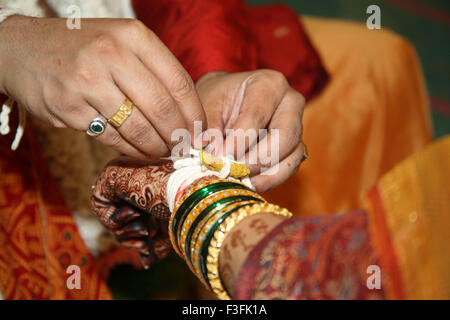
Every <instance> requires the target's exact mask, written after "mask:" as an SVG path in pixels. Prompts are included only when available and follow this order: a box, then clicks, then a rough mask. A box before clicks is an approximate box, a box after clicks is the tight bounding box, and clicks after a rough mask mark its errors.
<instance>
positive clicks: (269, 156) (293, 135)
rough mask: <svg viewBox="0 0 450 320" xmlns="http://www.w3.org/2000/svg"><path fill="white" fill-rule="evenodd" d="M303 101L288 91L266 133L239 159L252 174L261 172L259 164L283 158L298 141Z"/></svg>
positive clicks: (296, 94)
mask: <svg viewBox="0 0 450 320" xmlns="http://www.w3.org/2000/svg"><path fill="white" fill-rule="evenodd" d="M304 101H305V100H304V98H303V96H302V95H301V94H299V93H298V92H296V91H294V90H292V89H291V90H290V91H288V92H287V94H286V95H285V96H284V97H283V99H282V101H281V103H280V105H279V107H278V108H277V110H276V111H275V113H274V114H273V116H272V119H271V121H270V123H269V127H268V134H267V135H266V136H264V137H263V138H262V139H261V140H260V142H259V143H258V144H257V145H256V147H254V148H252V149H250V150H249V152H248V153H247V154H246V156H245V157H243V158H241V159H239V160H240V161H244V162H246V163H247V164H248V165H249V168H250V172H251V175H252V176H253V175H255V174H259V173H260V172H261V166H267V165H268V164H270V166H273V165H274V164H275V163H278V162H279V161H280V160H283V159H284V158H285V157H287V156H288V155H289V154H291V153H292V151H293V150H294V148H295V147H296V146H297V144H298V143H299V142H300V140H301V135H302V117H303V105H304Z"/></svg>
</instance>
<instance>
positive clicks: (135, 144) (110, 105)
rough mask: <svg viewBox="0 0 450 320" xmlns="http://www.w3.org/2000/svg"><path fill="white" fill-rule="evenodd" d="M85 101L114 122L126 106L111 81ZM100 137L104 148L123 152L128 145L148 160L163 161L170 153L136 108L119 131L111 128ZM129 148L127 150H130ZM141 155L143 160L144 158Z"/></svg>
mask: <svg viewBox="0 0 450 320" xmlns="http://www.w3.org/2000/svg"><path fill="white" fill-rule="evenodd" d="M85 98H86V100H87V101H88V102H89V103H90V104H91V105H92V106H93V107H94V108H95V109H96V110H97V111H98V112H99V113H100V114H102V115H103V116H104V117H105V118H107V119H109V118H111V117H112V116H113V115H114V114H115V113H116V111H117V110H118V109H119V107H120V106H121V104H122V103H123V102H124V100H125V98H126V96H125V94H124V93H123V92H122V91H121V89H120V88H118V87H117V86H116V85H115V84H114V82H113V81H112V80H111V79H108V81H106V80H105V81H104V82H103V84H102V85H101V86H99V87H98V88H96V90H91V91H90V92H89V93H87V94H86V96H85ZM108 128H111V129H114V130H115V131H117V133H118V134H119V136H118V135H117V133H114V132H113V131H112V130H108V132H106V131H105V132H104V133H103V134H102V135H100V136H98V140H99V141H101V142H103V143H105V144H109V145H111V144H113V145H114V146H115V149H118V148H120V149H122V150H123V149H124V148H125V146H124V145H126V144H128V145H130V146H131V147H132V148H133V149H135V150H139V152H140V153H142V155H146V158H149V157H154V158H158V157H162V156H164V155H166V154H167V153H168V151H169V150H168V149H167V147H166V144H165V142H164V141H163V140H162V139H161V137H160V136H159V134H158V132H157V131H156V130H155V128H154V127H153V125H152V124H151V123H150V122H149V121H148V119H147V118H146V117H145V116H144V115H143V113H142V112H141V110H140V109H139V108H138V107H135V108H133V111H132V112H131V115H130V116H129V117H128V118H127V119H126V120H125V121H124V122H123V124H122V125H121V126H120V128H117V129H116V128H114V127H113V126H112V125H111V124H108V125H107V129H108ZM130 146H129V147H127V149H129V150H130V149H131V148H130ZM142 155H140V157H139V158H140V159H141V158H142Z"/></svg>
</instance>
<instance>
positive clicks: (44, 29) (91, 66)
mask: <svg viewBox="0 0 450 320" xmlns="http://www.w3.org/2000/svg"><path fill="white" fill-rule="evenodd" d="M0 43H1V46H0V92H1V93H4V94H7V95H8V96H10V97H12V98H14V99H15V100H16V101H18V102H19V103H20V104H21V105H23V106H24V107H25V108H26V109H27V110H28V111H29V112H31V113H33V114H35V115H36V116H38V117H39V118H41V119H43V120H46V121H48V122H49V123H51V124H53V125H54V126H56V127H70V128H73V129H76V130H81V131H86V130H87V128H88V126H89V124H90V122H91V120H92V119H93V118H95V117H96V116H97V115H98V114H99V113H100V114H102V115H103V116H104V117H105V118H107V119H108V118H110V117H111V116H113V115H114V114H115V112H116V111H117V110H118V109H119V107H120V105H121V104H122V102H123V101H124V100H125V98H126V97H128V98H130V99H131V100H132V101H133V102H134V103H135V104H136V106H137V108H134V110H133V112H132V114H131V116H130V117H129V118H128V119H127V120H126V121H125V122H124V123H123V125H122V126H121V127H120V128H119V129H115V128H114V127H113V126H112V125H107V128H106V131H105V132H104V133H103V134H101V135H100V136H98V138H97V139H98V140H99V141H100V142H102V143H104V144H105V145H107V146H110V147H112V148H114V149H116V150H118V151H120V152H122V153H124V154H126V155H129V156H132V157H135V158H140V159H145V158H147V159H148V158H149V157H153V158H159V157H161V156H164V155H167V154H168V153H169V150H170V149H171V148H172V147H173V146H174V144H175V143H176V141H171V135H172V132H173V130H175V129H179V128H186V129H188V130H189V131H190V132H191V134H192V133H193V126H194V121H195V120H199V121H205V116H204V111H203V108H202V106H201V104H200V100H199V98H198V96H197V93H196V90H195V86H194V84H193V82H192V79H191V78H190V76H189V74H188V73H187V72H186V71H185V70H184V68H183V67H182V65H181V64H180V63H179V62H178V60H177V59H176V58H175V57H174V56H173V55H172V53H171V52H170V51H169V50H168V49H167V48H166V47H165V45H164V44H163V43H162V42H161V41H160V40H159V39H158V37H157V36H156V35H155V34H154V33H153V32H152V31H150V30H149V29H148V28H146V27H145V26H144V25H143V24H142V23H141V22H139V21H137V20H129V19H82V20H81V29H80V30H69V29H68V28H67V26H66V19H57V18H32V17H23V16H12V17H10V18H8V19H6V20H5V21H4V22H3V23H2V24H1V25H0Z"/></svg>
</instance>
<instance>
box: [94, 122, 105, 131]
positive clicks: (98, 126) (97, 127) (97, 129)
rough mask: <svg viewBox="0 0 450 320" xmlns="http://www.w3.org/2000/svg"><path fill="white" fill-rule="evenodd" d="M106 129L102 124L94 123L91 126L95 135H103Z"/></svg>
mask: <svg viewBox="0 0 450 320" xmlns="http://www.w3.org/2000/svg"><path fill="white" fill-rule="evenodd" d="M103 130H104V128H103V126H102V125H101V124H98V123H93V124H91V131H92V132H94V133H101V132H103Z"/></svg>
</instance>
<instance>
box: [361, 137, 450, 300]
mask: <svg viewBox="0 0 450 320" xmlns="http://www.w3.org/2000/svg"><path fill="white" fill-rule="evenodd" d="M449 194H450V136H448V137H446V138H443V139H441V140H440V141H438V142H436V143H434V144H433V145H432V146H430V147H428V148H427V149H425V150H424V151H422V152H420V153H418V154H417V155H414V156H412V157H410V158H408V159H407V160H405V161H403V162H402V163H400V164H399V165H397V166H396V167H395V168H394V169H393V170H391V171H390V172H389V173H387V174H386V175H384V176H383V177H382V178H381V179H380V180H379V182H378V184H377V185H376V187H375V188H374V189H372V190H371V191H370V192H369V193H367V194H366V199H365V200H366V210H367V211H368V212H369V216H370V229H371V236H372V239H374V240H375V246H376V247H377V249H378V250H379V252H380V253H381V255H382V258H383V260H382V261H384V262H385V263H386V265H387V268H388V270H387V271H388V273H389V276H390V277H391V278H390V279H389V283H388V284H387V289H388V290H387V291H388V297H390V298H402V295H403V298H406V299H449V298H450V272H449V270H450V248H449V246H450V232H449V229H450V214H449V213H450V196H449ZM377 198H378V199H377ZM383 220H384V223H385V227H386V229H385V232H384V233H385V234H384V235H383ZM387 242H390V244H389V243H387ZM389 246H390V247H391V248H392V252H389ZM395 265H397V271H398V272H396V270H395ZM382 272H383V270H382ZM399 286H400V290H399Z"/></svg>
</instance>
